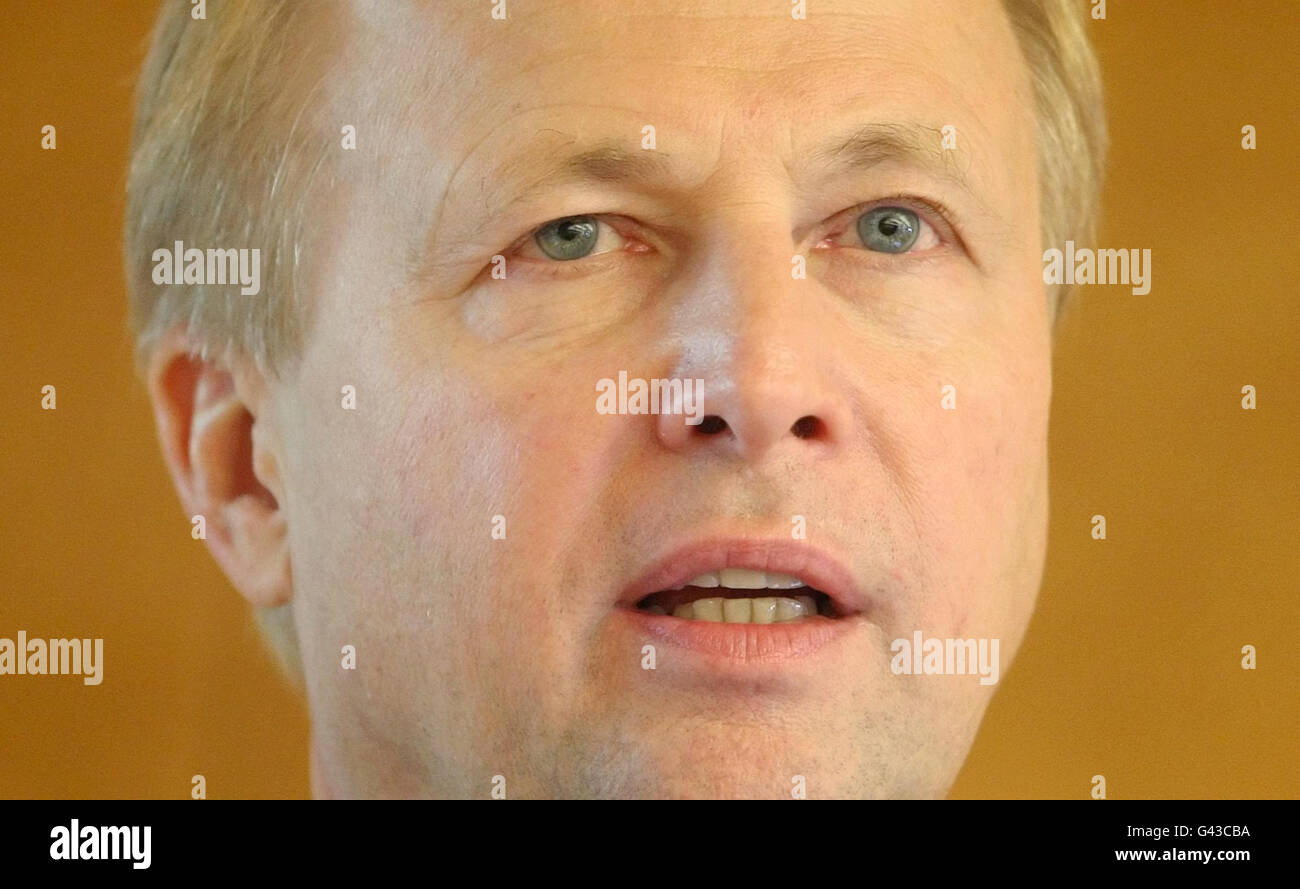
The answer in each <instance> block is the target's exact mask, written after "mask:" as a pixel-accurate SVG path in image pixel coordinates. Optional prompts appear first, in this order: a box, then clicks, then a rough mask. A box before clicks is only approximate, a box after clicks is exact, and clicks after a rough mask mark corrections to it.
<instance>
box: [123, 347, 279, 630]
mask: <svg viewBox="0 0 1300 889" xmlns="http://www.w3.org/2000/svg"><path fill="white" fill-rule="evenodd" d="M196 353H197V349H196V348H195V346H194V343H193V342H192V341H191V340H190V339H189V338H188V337H187V336H186V335H185V332H184V331H183V330H179V329H178V330H173V331H171V332H170V333H169V334H167V335H166V336H164V337H163V338H162V339H161V340H160V341H159V342H158V343H157V345H156V346H155V347H154V350H153V352H152V354H151V355H150V357H149V363H148V365H147V368H146V381H147V384H148V387H149V398H150V401H152V403H153V411H154V419H155V420H156V421H157V424H158V437H159V439H160V440H161V443H162V451H163V457H164V459H165V460H166V462H167V468H168V470H169V471H170V472H171V476H172V481H173V482H174V483H175V484H176V491H177V493H178V494H179V495H180V499H181V505H182V506H183V507H184V508H185V510H186V512H187V514H189V515H191V516H194V515H202V516H203V517H204V523H205V526H206V533H207V544H208V549H210V550H211V551H212V555H213V556H214V557H215V558H216V560H217V563H218V564H219V565H220V566H221V568H222V570H223V571H225V573H226V576H228V577H229V578H230V580H231V582H232V583H233V584H234V585H235V588H236V589H238V590H239V591H240V593H242V594H243V596H244V598H246V599H248V601H249V602H251V603H252V604H254V605H258V606H263V607H267V606H274V605H283V604H284V603H286V602H288V601H289V599H290V598H291V596H292V593H293V585H292V580H291V577H292V575H291V572H290V562H289V545H288V544H289V542H288V525H287V521H286V516H285V514H284V509H283V504H284V502H285V500H284V491H283V487H282V484H281V479H280V471H279V467H280V465H281V460H280V457H279V454H281V453H282V451H281V449H280V441H279V439H278V436H277V435H276V433H275V430H274V428H273V424H272V421H271V413H270V411H269V410H268V407H269V400H268V397H267V393H268V391H269V387H268V386H267V381H266V379H265V378H264V377H263V375H262V373H261V371H260V370H259V369H258V368H257V367H256V365H255V363H254V362H252V361H250V360H247V359H245V358H242V357H239V356H234V357H231V358H223V359H220V360H215V359H214V360H204V359H202V358H200V357H199V356H198V354H196Z"/></svg>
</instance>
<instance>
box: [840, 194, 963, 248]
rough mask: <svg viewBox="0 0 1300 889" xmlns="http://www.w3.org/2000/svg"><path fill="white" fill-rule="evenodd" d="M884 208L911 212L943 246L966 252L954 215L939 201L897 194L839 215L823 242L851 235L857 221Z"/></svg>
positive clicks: (876, 199) (871, 201)
mask: <svg viewBox="0 0 1300 889" xmlns="http://www.w3.org/2000/svg"><path fill="white" fill-rule="evenodd" d="M881 207H902V208H903V209H905V210H911V211H912V212H913V213H915V214H916V215H917V216H919V217H920V218H921V221H922V222H923V223H925V224H926V225H929V226H930V228H931V229H932V230H933V231H934V233H935V235H936V236H937V237H938V238H939V241H940V246H944V245H948V244H956V245H958V246H959V247H961V248H962V249H963V250H964V249H965V247H966V245H965V243H964V242H963V241H962V239H961V235H959V234H958V233H957V223H956V221H955V220H954V218H953V213H952V211H951V210H949V209H948V208H947V207H946V206H944V205H943V204H942V203H940V202H939V201H935V200H932V199H930V198H923V197H920V196H919V195H914V194H896V195H891V196H889V197H884V198H875V199H873V200H870V201H864V202H862V203H861V204H857V205H855V206H853V207H850V208H848V209H847V210H844V211H842V212H840V213H838V214H836V216H835V217H834V219H835V220H836V222H834V223H833V224H832V226H831V232H830V234H827V235H826V236H825V237H823V238H822V239H821V241H825V240H828V239H834V238H838V237H840V236H841V235H843V234H844V233H845V232H846V231H848V230H849V228H851V227H852V226H853V225H854V224H856V223H857V221H858V219H859V218H860V217H861V216H862V215H863V214H864V213H868V212H870V211H872V210H876V209H879V208H881ZM841 219H842V220H844V222H843V224H841V222H840V221H839V220H841ZM821 241H819V242H818V243H821ZM922 252H928V251H922ZM884 255H898V256H905V255H907V254H905V253H899V254H884Z"/></svg>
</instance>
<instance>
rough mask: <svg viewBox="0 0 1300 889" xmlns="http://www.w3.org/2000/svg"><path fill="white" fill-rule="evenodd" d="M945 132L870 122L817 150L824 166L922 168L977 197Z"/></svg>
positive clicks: (814, 155)
mask: <svg viewBox="0 0 1300 889" xmlns="http://www.w3.org/2000/svg"><path fill="white" fill-rule="evenodd" d="M943 137H944V133H943V130H942V129H939V128H936V127H930V126H925V125H923V124H919V123H869V124H866V125H864V126H861V127H858V128H857V129H856V130H854V131H853V132H852V133H850V134H849V135H848V137H847V138H845V139H843V140H840V141H838V142H833V143H831V144H830V145H829V146H824V147H821V148H818V149H815V150H814V151H813V153H812V155H811V157H812V158H813V160H814V162H815V163H817V164H820V165H826V166H831V167H837V168H841V169H846V168H847V169H864V170H865V169H870V168H872V167H875V166H879V165H880V164H883V163H890V162H899V163H905V164H910V165H912V166H917V167H920V168H922V169H924V170H926V171H927V172H929V173H930V174H932V175H934V176H937V177H939V178H942V179H946V180H948V181H949V182H951V183H953V184H954V185H957V186H958V187H960V188H961V189H962V190H964V191H966V192H967V193H969V194H971V195H972V196H976V191H975V188H974V187H973V186H972V184H971V182H970V180H969V179H968V178H967V176H966V171H965V170H964V169H963V168H962V167H961V165H959V164H958V162H957V156H958V154H959V152H957V151H953V150H949V149H946V148H944V147H943Z"/></svg>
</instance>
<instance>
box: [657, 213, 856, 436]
mask: <svg viewBox="0 0 1300 889" xmlns="http://www.w3.org/2000/svg"><path fill="white" fill-rule="evenodd" d="M746 235H747V236H746V237H745V238H743V239H742V238H737V239H735V240H731V241H724V242H722V243H720V244H719V245H718V246H716V247H715V248H713V249H712V250H710V251H709V252H708V254H707V255H706V256H703V257H701V259H700V265H701V267H702V271H701V272H700V273H699V274H698V276H697V277H696V279H695V280H694V281H692V283H691V285H690V291H689V293H688V295H687V297H686V298H685V299H684V301H683V307H682V315H683V318H682V320H681V325H682V328H683V329H684V331H685V332H684V334H683V336H682V337H681V340H680V341H681V342H682V343H683V348H682V352H681V355H680V358H679V360H678V365H677V373H678V374H679V375H681V376H682V377H684V378H687V379H697V380H701V381H702V387H701V388H702V389H703V392H702V397H701V398H700V399H699V400H700V402H701V403H700V405H698V406H697V408H696V410H695V411H694V418H696V419H699V418H700V417H701V416H702V420H700V422H698V423H694V424H693V423H691V422H689V421H690V420H691V419H692V417H691V416H688V415H684V414H681V413H677V414H669V413H664V414H660V415H659V417H658V418H657V423H658V436H659V440H660V442H661V443H662V444H663V445H664V446H665V447H667V448H670V449H672V450H675V451H679V452H691V451H707V452H711V453H725V454H728V455H731V456H733V457H735V458H737V459H742V460H747V461H759V460H761V459H763V458H765V457H769V456H771V455H772V454H774V453H776V452H778V451H779V452H788V455H794V456H800V457H813V456H826V455H828V454H830V453H832V452H834V451H836V450H837V449H839V448H841V447H842V446H843V444H844V442H845V440H846V438H847V436H848V434H849V431H850V428H851V411H850V408H849V402H848V399H847V397H846V395H845V389H844V386H845V379H846V375H845V374H844V373H843V368H840V367H837V366H836V362H837V360H839V359H842V358H844V357H847V356H843V355H842V354H841V353H839V352H838V351H837V349H836V348H835V343H836V341H837V337H838V335H839V333H840V331H841V329H842V320H841V322H840V323H838V324H837V323H836V321H835V320H834V317H833V307H832V306H831V305H830V304H828V302H827V301H826V300H824V299H823V298H822V295H820V294H821V291H819V289H818V286H819V285H817V284H816V283H815V282H814V281H812V280H805V279H795V278H794V276H793V275H792V274H791V269H792V259H793V248H792V244H791V240H790V237H789V229H788V228H786V227H783V226H771V225H769V226H766V227H765V229H764V231H762V232H759V231H750V232H747V233H746ZM742 244H743V246H740V245H742Z"/></svg>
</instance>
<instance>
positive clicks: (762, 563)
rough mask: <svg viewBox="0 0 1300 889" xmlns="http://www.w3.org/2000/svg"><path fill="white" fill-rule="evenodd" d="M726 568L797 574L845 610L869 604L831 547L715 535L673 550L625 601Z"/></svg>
mask: <svg viewBox="0 0 1300 889" xmlns="http://www.w3.org/2000/svg"><path fill="white" fill-rule="evenodd" d="M722 568H749V569H752V570H754V571H771V572H774V573H779V574H789V575H792V576H794V577H797V578H799V579H800V580H802V581H803V582H804V583H805V584H807V585H808V586H810V587H812V588H813V589H816V590H818V591H820V592H822V593H825V594H826V595H827V596H828V597H830V600H831V602H832V603H833V604H834V607H835V609H836V611H837V612H838V613H839V614H840V615H849V614H855V613H857V612H859V611H862V610H863V609H864V608H865V607H866V605H867V602H866V599H865V597H864V595H863V593H862V591H861V589H860V588H859V587H858V584H857V582H856V581H855V580H854V578H853V575H852V573H850V571H849V570H848V568H846V567H845V566H844V564H843V563H842V562H840V561H839V560H838V559H836V558H834V557H833V556H831V555H829V554H828V553H826V552H825V551H823V550H821V549H818V548H817V547H815V546H812V545H810V544H807V543H800V542H797V541H794V540H782V539H780V538H775V539H760V538H732V537H714V538H709V539H707V540H702V541H697V542H695V543H690V544H687V545H685V546H681V547H678V548H676V549H674V550H672V551H670V552H669V553H668V554H667V555H665V556H663V557H661V558H659V559H658V560H656V561H655V562H654V564H653V565H652V566H651V567H650V568H649V570H647V571H646V572H645V573H644V574H642V575H641V577H640V578H639V579H637V580H636V581H635V582H633V583H632V584H631V586H629V587H628V588H627V590H626V591H625V592H624V594H623V597H622V598H621V599H620V604H623V605H626V606H628V607H632V606H635V605H636V603H637V602H639V601H640V600H641V599H643V598H645V597H646V596H648V595H650V594H651V593H657V592H660V591H662V590H670V589H672V588H674V587H677V586H681V585H682V584H686V583H689V582H690V581H691V580H693V579H694V578H696V577H698V576H699V575H701V574H704V573H706V572H709V571H718V570H720V569H722ZM756 592H757V591H756ZM792 592H794V591H791V593H792Z"/></svg>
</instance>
